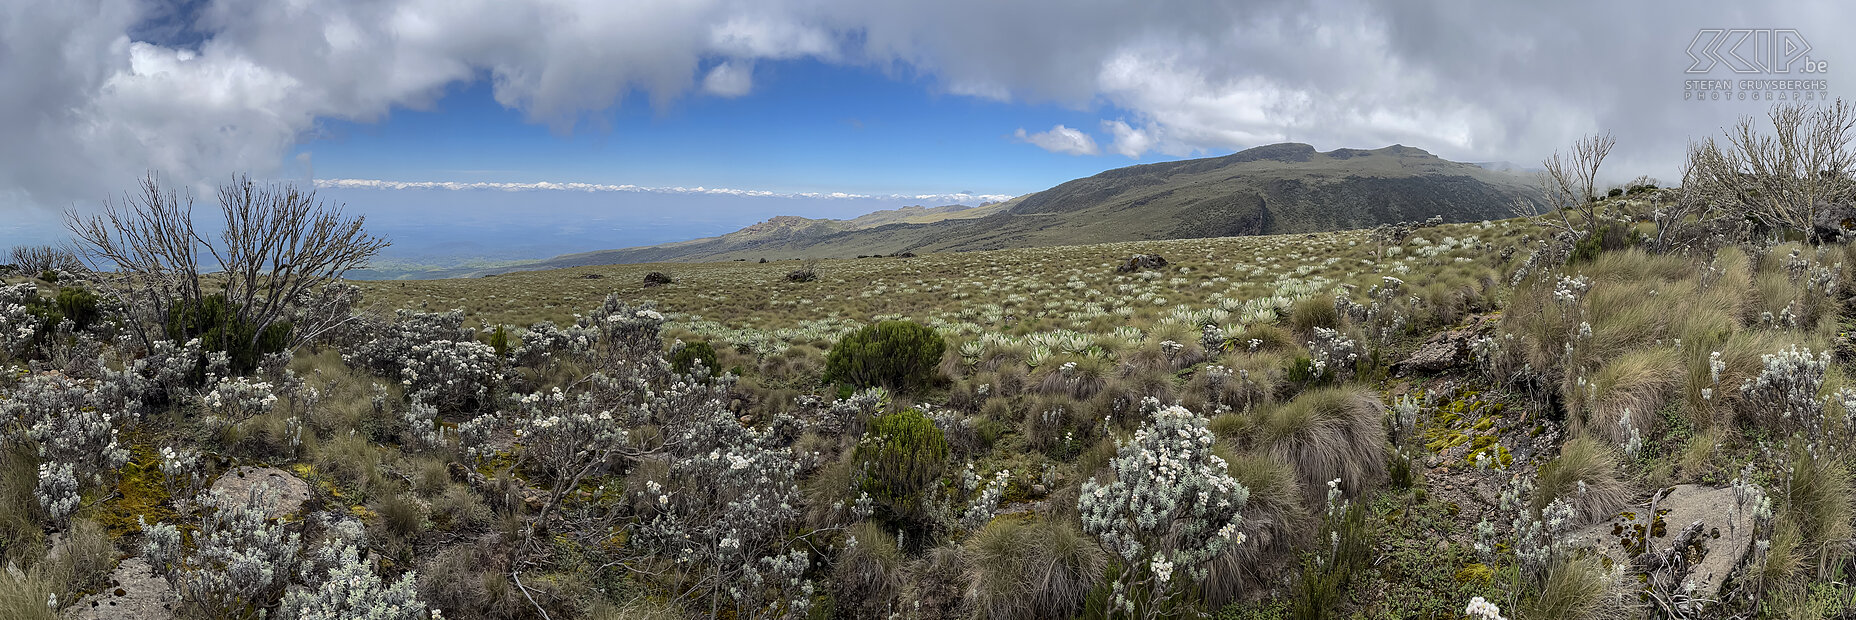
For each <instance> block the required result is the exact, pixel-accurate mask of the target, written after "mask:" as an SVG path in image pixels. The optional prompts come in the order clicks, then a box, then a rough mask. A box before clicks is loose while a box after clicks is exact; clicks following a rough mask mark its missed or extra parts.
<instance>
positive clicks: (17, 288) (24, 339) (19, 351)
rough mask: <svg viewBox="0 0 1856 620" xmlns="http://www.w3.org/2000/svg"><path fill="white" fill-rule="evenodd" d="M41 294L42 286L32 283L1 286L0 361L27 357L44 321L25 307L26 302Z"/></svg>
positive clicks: (43, 325)
mask: <svg viewBox="0 0 1856 620" xmlns="http://www.w3.org/2000/svg"><path fill="white" fill-rule="evenodd" d="M38 296H39V287H38V285H36V284H33V283H31V282H25V283H21V284H15V285H12V286H6V285H0V363H5V362H11V361H14V360H24V359H26V358H27V356H28V354H29V353H30V352H31V350H32V345H33V343H34V342H35V341H36V340H37V339H38V334H39V332H40V330H42V329H44V328H45V324H44V321H43V320H42V319H40V318H39V317H38V316H37V315H35V314H33V313H32V312H31V311H30V310H29V309H28V308H27V307H26V302H27V301H29V300H33V299H36V298H38Z"/></svg>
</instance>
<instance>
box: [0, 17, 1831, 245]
mask: <svg viewBox="0 0 1856 620" xmlns="http://www.w3.org/2000/svg"><path fill="white" fill-rule="evenodd" d="M1853 18H1856V6H1851V5H1847V4H1841V3H1831V2H1820V3H1789V4H1786V5H1785V6H1777V5H1776V3H1747V2H1732V3H1729V2H1680V3H1676V2H1643V3H1625V2H1579V1H1573V2H1551V3H1544V2H1543V3H1494V2H1473V1H1461V2H1457V1H1446V0H1414V1H1411V2H1397V3H1391V2H1366V1H1344V0H1337V1H1324V0H1316V1H1313V2H1286V1H1284V2H1278V1H1269V0H1264V1H1253V2H1231V1H1195V0H1184V1H1171V2H1168V1H1156V0H1131V1H1122V0H1060V1H1059V0H1031V1H1024V2H1001V1H998V0H971V1H968V0H936V1H934V2H898V1H872V0H755V1H730V0H673V1H662V2H659V1H622V0H317V1H310V0H201V1H194V0H0V247H6V246H9V245H13V244H24V243H45V242H56V241H59V240H61V239H63V238H64V234H63V232H62V227H61V225H60V214H61V213H62V212H64V211H65V210H76V211H80V212H89V211H94V210H95V209H97V208H98V207H99V205H101V204H103V202H104V201H105V200H106V199H111V198H112V197H114V198H116V199H120V197H121V192H122V191H123V190H125V189H127V188H130V187H132V186H133V184H134V183H135V182H136V181H137V180H138V179H140V178H141V177H142V176H143V175H145V174H147V173H149V172H156V173H159V174H160V175H161V178H162V179H163V181H164V182H166V183H169V184H171V185H175V186H181V187H187V188H191V191H192V193H193V194H194V195H195V196H196V197H198V198H199V199H200V201H201V202H206V201H208V200H209V199H210V197H211V195H212V187H213V186H214V184H216V183H219V182H223V181H225V180H226V179H229V178H231V176H232V175H234V174H249V175H251V176H253V177H254V178H258V179H263V180H267V181H275V182H291V183H297V184H300V185H313V186H315V187H318V188H320V194H319V195H320V196H322V197H323V198H325V199H328V200H329V201H331V203H334V204H342V205H345V209H346V211H347V212H349V213H354V214H361V215H365V216H367V217H368V218H369V220H368V221H369V223H370V229H373V230H376V231H377V232H381V233H382V234H387V235H388V236H390V237H392V238H393V239H394V240H395V247H394V249H393V250H390V252H389V257H390V258H393V259H395V260H404V261H411V262H418V261H429V262H433V263H438V262H444V261H455V260H461V259H465V258H474V259H486V260H509V259H520V258H539V257H545V256H549V255H554V254H559V253H565V252H573V251H583V250H590V249H601V248H610V247H623V246H629V245H641V244H646V243H657V242H663V241H671V240H677V239H684V238H691V237H696V236H704V235H712V234H719V233H722V232H726V231H729V230H733V229H735V228H739V227H741V226H744V225H747V224H751V223H753V222H756V221H760V220H764V219H766V218H767V217H770V216H773V215H804V216H810V217H851V216H855V215H857V214H860V213H864V212H868V211H872V210H876V209H882V208H894V207H897V206H903V205H910V204H924V205H939V204H952V203H960V204H969V205H977V204H980V203H982V202H985V201H990V200H1000V199H1003V198H1005V197H1009V196H1014V195H1019V194H1024V193H1029V192H1034V191H1038V190H1041V189H1045V188H1048V187H1050V186H1052V185H1055V184H1057V183H1061V182H1063V181H1066V180H1069V179H1072V178H1077V177H1082V176H1088V175H1090V174H1094V173H1096V172H1100V171H1102V170H1106V169H1110V168H1116V167H1121V166H1126V165H1130V164H1135V163H1142V162H1153V161H1167V160H1174V159H1180V158H1187V157H1203V156H1213V155H1221V154H1225V153H1230V152H1233V151H1236V150H1241V149H1244V148H1249V147H1253V146H1259V145H1263V144H1271V143H1276V142H1285V141H1295V142H1306V143H1309V144H1312V145H1314V146H1315V147H1316V148H1318V149H1321V150H1331V149H1334V148H1378V147H1382V146H1386V145H1389V144H1395V143H1397V144H1405V145H1408V146H1416V147H1419V148H1423V149H1426V150H1429V151H1431V152H1433V153H1435V154H1437V155H1440V156H1442V157H1445V158H1448V159H1453V160H1458V161H1506V162H1514V163H1517V164H1519V165H1522V166H1532V165H1537V162H1539V160H1540V159H1541V158H1542V157H1545V156H1546V155H1548V154H1550V153H1552V152H1553V151H1554V150H1555V149H1561V148H1565V147H1566V146H1567V145H1570V144H1571V143H1572V142H1573V141H1574V140H1576V139H1578V138H1579V137H1581V136H1583V135H1586V134H1590V133H1595V132H1605V131H1609V132H1612V133H1613V134H1615V135H1616V137H1617V140H1618V146H1617V149H1616V150H1615V151H1614V152H1613V155H1612V159H1611V160H1610V161H1609V164H1608V169H1607V172H1608V174H1609V175H1610V176H1612V177H1615V178H1628V177H1631V176H1635V175H1637V174H1648V175H1652V176H1657V177H1662V178H1669V177H1672V176H1674V175H1675V174H1676V170H1677V166H1678V165H1679V163H1680V159H1681V157H1682V154H1683V147H1684V145H1685V144H1686V143H1687V142H1688V141H1690V140H1692V139H1698V138H1705V137H1708V136H1718V135H1719V134H1720V130H1721V128H1722V127H1724V126H1727V125H1729V124H1731V123H1733V122H1734V121H1735V119H1736V118H1737V117H1739V116H1741V115H1747V114H1762V113H1763V112H1764V111H1765V110H1766V109H1767V108H1768V107H1769V106H1770V105H1771V104H1772V102H1770V101H1765V100H1763V99H1759V98H1757V97H1755V98H1754V99H1752V100H1746V99H1738V98H1736V97H1735V94H1736V93H1743V92H1744V91H1743V90H1742V89H1740V88H1739V86H1741V84H1740V83H1738V82H1731V84H1732V85H1733V86H1735V89H1734V90H1731V91H1727V94H1728V96H1727V97H1726V98H1725V99H1712V97H1713V96H1715V95H1716V94H1717V93H1718V92H1719V91H1711V90H1709V91H1704V90H1698V89H1695V88H1690V87H1691V86H1693V84H1691V83H1689V81H1690V80H1698V79H1709V80H1729V81H1733V80H1742V79H1786V80H1792V79H1803V80H1813V81H1815V82H1813V83H1809V84H1807V85H1808V86H1811V88H1812V91H1813V92H1810V93H1807V94H1809V95H1811V96H1818V95H1821V94H1827V95H1829V96H1848V93H1846V92H1845V91H1846V90H1847V84H1846V80H1848V79H1849V78H1843V77H1841V76H1843V75H1844V73H1845V72H1856V69H1850V68H1846V67H1848V66H1849V65H1848V63H1849V62H1850V60H1851V59H1852V52H1851V47H1850V46H1849V45H1847V44H1844V43H1842V42H1841V39H1842V38H1843V37H1842V34H1843V33H1842V32H1839V31H1838V30H1837V29H1836V28H1835V25H1836V24H1856V19H1853ZM1736 29H1747V30H1759V32H1752V33H1744V34H1742V33H1737V32H1736ZM1716 31H1720V32H1716ZM1742 39H1744V42H1743V41H1742ZM1774 41H1777V42H1779V43H1782V44H1785V45H1767V46H1764V47H1762V44H1763V43H1771V42H1774ZM1717 43H1718V44H1719V45H1716V44H1717ZM1736 46H1738V47H1736ZM1756 48H1758V49H1761V50H1766V51H1765V52H1764V53H1761V52H1758V51H1756ZM1774 52H1776V53H1777V56H1778V57H1777V58H1776V59H1774V58H1768V56H1772V55H1773V54H1774ZM1746 59H1751V60H1750V61H1749V60H1746ZM1751 63H1759V64H1757V65H1755V64H1751ZM1704 65H1711V66H1704ZM1736 67H1738V68H1739V69H1740V70H1741V72H1739V73H1736V72H1735V71H1734V69H1735V68H1736ZM1778 68H1784V69H1786V71H1785V72H1783V73H1781V72H1779V71H1777V69H1778ZM1806 68H1809V69H1811V71H1810V72H1808V73H1807V72H1806V71H1805V69H1806ZM1818 87H1821V90H1818ZM1762 92H1766V93H1767V94H1771V92H1773V91H1762ZM1776 92H1778V94H1780V95H1787V96H1789V94H1796V93H1799V92H1800V91H1797V90H1779V91H1776ZM1697 95H1700V97H1699V100H1698V99H1697ZM206 206H208V207H210V205H206Z"/></svg>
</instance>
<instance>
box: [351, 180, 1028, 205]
mask: <svg viewBox="0 0 1856 620" xmlns="http://www.w3.org/2000/svg"><path fill="white" fill-rule="evenodd" d="M316 187H317V188H318V189H375V190H409V189H410V190H446V191H472V190H475V191H503V192H536V191H553V192H626V193H634V194H640V193H642V194H704V195H710V196H744V197H752V198H819V199H831V200H863V199H882V200H919V201H923V202H926V203H932V204H936V205H944V204H966V205H978V204H980V203H983V202H999V201H1002V200H1009V199H1011V198H1012V196H1011V195H1007V194H969V193H956V194H859V193H852V192H775V191H770V190H764V189H734V188H729V187H645V186H641V185H631V184H616V185H615V184H607V183H580V182H573V181H565V182H556V181H535V182H528V183H518V182H483V181H474V182H473V181H388V180H381V179H316Z"/></svg>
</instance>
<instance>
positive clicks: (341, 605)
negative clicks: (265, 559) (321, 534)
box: [277, 545, 439, 620]
mask: <svg viewBox="0 0 1856 620" xmlns="http://www.w3.org/2000/svg"><path fill="white" fill-rule="evenodd" d="M324 553H333V554H336V555H337V558H336V559H335V561H334V564H335V565H334V567H333V568H332V569H330V570H329V571H328V574H327V575H326V576H325V577H323V578H322V579H321V580H320V581H319V582H318V583H316V585H314V586H312V587H311V588H309V589H296V590H291V591H290V592H288V593H286V594H284V598H283V605H282V606H281V607H279V608H278V610H277V611H278V617H280V618H283V620H350V619H352V620H423V619H425V618H428V617H431V618H436V617H439V615H438V614H437V613H436V610H433V611H432V612H431V614H430V615H429V616H428V612H427V610H426V607H425V602H424V601H421V600H419V590H418V586H417V584H416V583H415V579H416V576H415V575H414V573H413V572H412V571H407V572H406V574H404V575H401V576H400V579H399V581H395V582H393V583H392V584H388V583H386V582H383V581H381V580H380V576H378V575H376V574H374V569H373V567H372V566H371V565H370V563H369V562H367V561H365V560H363V559H362V558H361V554H360V552H359V551H357V550H356V549H355V547H354V545H341V546H340V550H339V551H333V550H330V551H325V552H324Z"/></svg>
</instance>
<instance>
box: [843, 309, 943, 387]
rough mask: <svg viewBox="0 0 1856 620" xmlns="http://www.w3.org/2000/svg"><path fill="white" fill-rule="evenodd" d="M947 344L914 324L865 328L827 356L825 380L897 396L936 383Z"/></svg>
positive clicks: (884, 324) (851, 335) (898, 322)
mask: <svg viewBox="0 0 1856 620" xmlns="http://www.w3.org/2000/svg"><path fill="white" fill-rule="evenodd" d="M946 350H947V342H946V341H945V340H942V339H941V334H939V333H936V332H935V331H934V329H933V328H930V327H928V326H925V325H922V324H920V323H915V322H912V321H883V322H881V323H877V324H875V325H866V326H864V328H863V329H860V330H857V331H856V332H853V333H851V334H850V335H847V336H845V337H844V338H843V339H841V340H839V341H838V344H837V345H836V346H833V347H832V348H831V352H830V353H829V354H827V355H826V356H825V380H826V381H842V382H846V383H850V384H852V385H855V386H858V387H872V386H882V387H886V388H889V389H891V390H896V391H898V392H906V391H908V390H909V389H911V388H915V387H922V386H926V385H928V384H930V383H933V382H934V380H935V378H936V377H937V376H938V374H937V373H938V372H939V368H938V367H939V365H940V363H941V354H942V353H944V352H945V351H946Z"/></svg>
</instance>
